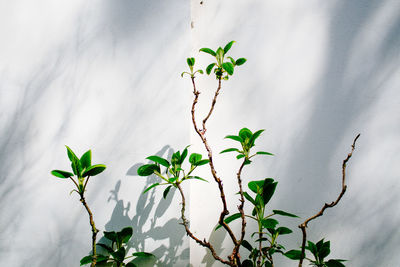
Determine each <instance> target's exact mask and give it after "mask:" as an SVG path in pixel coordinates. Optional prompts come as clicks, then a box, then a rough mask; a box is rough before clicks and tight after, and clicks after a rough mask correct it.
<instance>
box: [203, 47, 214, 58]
mask: <svg viewBox="0 0 400 267" xmlns="http://www.w3.org/2000/svg"><path fill="white" fill-rule="evenodd" d="M199 51H200V52H204V53H207V54H210V55H212V56H214V57H215V56H216V55H217V54H216V53H215V52H214V51H213V50H212V49H210V48H201V49H200V50H199Z"/></svg>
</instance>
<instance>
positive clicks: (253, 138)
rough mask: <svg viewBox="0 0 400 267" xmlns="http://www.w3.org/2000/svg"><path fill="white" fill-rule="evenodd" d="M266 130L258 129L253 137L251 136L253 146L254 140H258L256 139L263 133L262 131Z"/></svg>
mask: <svg viewBox="0 0 400 267" xmlns="http://www.w3.org/2000/svg"><path fill="white" fill-rule="evenodd" d="M262 132H264V129H262V130H258V131H256V132H255V133H254V134H253V135H252V137H251V138H250V144H251V146H254V142H255V141H256V139H257V138H258V137H259V136H260V135H261V133H262Z"/></svg>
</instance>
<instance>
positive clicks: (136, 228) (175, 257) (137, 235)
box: [105, 146, 189, 267]
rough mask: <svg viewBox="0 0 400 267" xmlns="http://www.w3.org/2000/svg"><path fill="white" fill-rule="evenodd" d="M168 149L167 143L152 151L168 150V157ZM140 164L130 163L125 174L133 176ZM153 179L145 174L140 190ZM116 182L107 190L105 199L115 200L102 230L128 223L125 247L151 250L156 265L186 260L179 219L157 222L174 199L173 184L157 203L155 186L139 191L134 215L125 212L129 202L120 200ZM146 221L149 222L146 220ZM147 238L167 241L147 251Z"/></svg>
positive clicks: (187, 251) (165, 152) (170, 153)
mask: <svg viewBox="0 0 400 267" xmlns="http://www.w3.org/2000/svg"><path fill="white" fill-rule="evenodd" d="M172 153H173V150H172V149H171V148H169V146H165V147H163V148H162V149H161V150H160V151H159V152H158V153H156V155H158V156H163V155H164V154H168V157H170V155H172ZM141 165H142V164H140V163H139V164H135V165H133V166H132V167H131V168H130V169H129V170H128V172H127V175H130V176H137V169H138V168H139V167H140V166H141ZM156 180H157V178H156V177H155V176H153V177H149V178H148V179H147V182H146V185H145V186H144V187H143V190H142V191H144V190H145V189H146V188H147V187H149V186H150V185H151V184H153V183H154V182H156ZM120 186H121V181H120V180H119V181H118V182H117V183H116V185H115V188H114V189H113V190H111V196H110V198H109V199H108V201H115V202H116V204H115V208H114V210H113V213H112V215H111V218H110V220H109V221H108V222H107V223H106V225H105V229H106V231H115V230H120V229H122V228H124V227H127V226H132V228H133V236H132V239H131V241H130V243H129V244H128V248H132V249H133V252H136V251H144V252H150V253H153V254H154V255H156V257H157V259H158V264H157V265H158V266H165V267H168V266H171V267H172V266H176V263H177V262H178V261H179V262H182V261H187V262H189V248H184V249H183V251H182V247H183V246H184V239H183V238H184V236H185V230H184V228H183V227H182V226H181V225H180V223H179V222H180V220H179V219H177V218H171V219H170V220H168V221H167V222H166V223H165V224H164V225H162V226H158V224H159V221H160V218H161V217H162V216H163V215H164V214H165V212H166V211H167V209H168V208H169V207H170V205H171V202H172V200H173V199H174V195H175V192H176V190H175V188H173V189H171V191H170V193H169V194H168V196H167V197H166V198H165V199H163V198H161V199H160V201H159V202H158V203H156V193H155V192H156V191H155V190H150V191H149V192H147V193H145V194H140V195H139V198H138V200H137V202H136V203H137V204H136V212H135V215H134V216H133V217H132V218H131V217H129V215H128V212H129V210H130V208H131V203H130V202H128V203H124V200H122V199H120V198H119V197H118V192H119V189H120ZM149 221H150V226H149V224H148V222H149ZM149 239H152V240H154V241H156V242H157V241H165V240H168V245H164V244H163V245H161V246H159V247H158V248H157V249H155V250H153V251H148V250H147V247H146V241H147V240H149ZM138 264H139V262H138ZM140 266H144V267H145V266H154V262H147V263H146V262H140Z"/></svg>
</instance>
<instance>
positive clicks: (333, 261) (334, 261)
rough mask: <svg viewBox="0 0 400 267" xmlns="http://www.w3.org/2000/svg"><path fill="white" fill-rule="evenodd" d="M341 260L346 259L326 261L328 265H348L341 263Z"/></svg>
mask: <svg viewBox="0 0 400 267" xmlns="http://www.w3.org/2000/svg"><path fill="white" fill-rule="evenodd" d="M341 261H345V260H334V259H331V260H329V261H327V262H325V264H326V267H346V266H345V265H344V264H343V263H341Z"/></svg>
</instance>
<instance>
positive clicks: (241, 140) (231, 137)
mask: <svg viewBox="0 0 400 267" xmlns="http://www.w3.org/2000/svg"><path fill="white" fill-rule="evenodd" d="M225 138H227V139H232V140H235V141H238V142H243V139H242V138H241V137H240V136H237V135H227V136H225Z"/></svg>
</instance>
